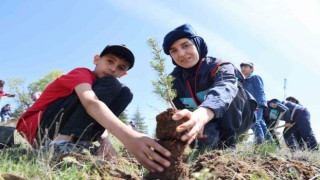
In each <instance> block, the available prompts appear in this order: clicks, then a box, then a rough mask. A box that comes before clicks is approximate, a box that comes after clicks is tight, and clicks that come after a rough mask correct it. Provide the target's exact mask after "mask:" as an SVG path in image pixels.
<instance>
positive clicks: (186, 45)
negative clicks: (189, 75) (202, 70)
mask: <svg viewBox="0 0 320 180" xmlns="http://www.w3.org/2000/svg"><path fill="white" fill-rule="evenodd" d="M169 53H170V56H171V57H172V59H173V60H174V62H175V63H177V64H178V65H179V66H181V67H183V68H191V67H193V66H194V65H196V64H197V62H198V61H199V53H198V50H197V48H196V46H195V45H194V44H193V43H192V42H191V41H190V40H189V39H187V38H182V39H179V40H177V41H175V42H174V43H173V44H172V46H171V47H170V49H169Z"/></svg>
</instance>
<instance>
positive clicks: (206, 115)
mask: <svg viewBox="0 0 320 180" xmlns="http://www.w3.org/2000/svg"><path fill="white" fill-rule="evenodd" d="M193 114H194V115H196V117H199V119H200V120H201V121H202V122H203V123H204V124H206V123H208V122H209V121H210V120H212V119H213V118H214V112H213V111H212V110H211V109H209V108H206V107H199V108H198V109H196V110H195V111H194V112H193Z"/></svg>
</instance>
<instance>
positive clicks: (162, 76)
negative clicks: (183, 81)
mask: <svg viewBox="0 0 320 180" xmlns="http://www.w3.org/2000/svg"><path fill="white" fill-rule="evenodd" d="M148 44H149V46H150V47H151V48H152V54H153V55H154V57H153V59H152V60H151V61H150V64H151V67H152V68H153V69H154V70H155V71H156V72H157V74H158V79H157V80H153V81H152V84H153V86H154V89H155V90H154V91H153V92H154V93H156V94H158V95H159V96H160V97H161V98H162V100H164V101H165V102H167V103H169V104H170V105H171V106H172V108H173V109H174V110H177V108H176V106H175V105H174V104H173V102H172V100H173V98H175V97H176V94H177V93H176V91H175V90H174V89H172V87H173V84H172V81H173V80H174V77H173V76H171V75H167V74H166V72H165V66H164V62H165V58H163V57H162V54H161V51H162V50H161V49H160V48H159V47H158V43H157V42H156V41H155V40H154V39H152V38H149V39H148Z"/></svg>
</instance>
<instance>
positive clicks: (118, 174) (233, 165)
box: [5, 151, 320, 180]
mask: <svg viewBox="0 0 320 180" xmlns="http://www.w3.org/2000/svg"><path fill="white" fill-rule="evenodd" d="M66 158H73V159H75V160H74V161H70V162H68V161H66ZM57 161H60V163H61V161H64V162H65V163H61V164H63V165H64V166H65V165H66V163H67V164H68V163H69V164H70V165H71V164H73V165H74V164H79V165H80V164H83V163H84V162H85V163H86V164H92V172H98V173H99V174H97V176H99V177H103V179H132V180H138V179H149V178H150V176H149V178H148V176H145V177H143V175H142V174H141V171H138V170H137V169H138V166H139V164H138V163H137V162H136V161H135V160H134V159H132V158H128V157H117V158H114V159H113V160H112V161H108V162H106V161H97V159H94V158H92V157H87V156H83V155H78V154H69V155H65V156H60V157H59V159H56V163H57ZM122 165H126V166H127V167H132V169H136V170H135V171H131V172H129V171H128V170H127V169H126V168H124V169H120V167H121V166H122ZM180 165H181V164H180ZM172 166H173V167H175V168H178V169H183V172H180V173H181V174H180V176H179V177H170V178H168V179H190V180H197V179H217V180H221V179H235V180H237V179H238V180H246V179H270V180H272V179H319V178H320V166H319V165H318V166H317V165H315V164H312V163H310V162H304V161H297V160H290V159H284V158H277V157H265V158H256V157H244V158H235V157H231V156H230V154H228V153H226V152H224V151H213V152H210V153H206V154H203V155H201V156H199V157H198V158H197V159H196V160H194V162H192V163H190V164H183V168H180V167H177V166H176V165H175V164H173V165H172ZM57 168H59V167H57ZM60 168H61V167H60ZM164 173H166V172H164ZM158 175H162V176H163V173H162V174H158ZM166 175H168V174H166ZM5 179H6V178H5ZM88 179H94V176H93V175H88ZM98 179H99V178H98ZM153 179H157V178H153ZM158 179H161V178H158Z"/></svg>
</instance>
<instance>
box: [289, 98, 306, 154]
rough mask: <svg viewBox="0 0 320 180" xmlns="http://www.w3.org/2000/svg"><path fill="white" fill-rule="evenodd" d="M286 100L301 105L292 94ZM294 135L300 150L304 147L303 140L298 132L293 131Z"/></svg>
mask: <svg viewBox="0 0 320 180" xmlns="http://www.w3.org/2000/svg"><path fill="white" fill-rule="evenodd" d="M286 101H290V102H293V103H296V104H299V105H301V104H300V102H299V100H298V99H296V98H295V97H293V96H289V97H287V98H286ZM294 136H295V138H296V140H297V143H298V145H299V149H301V150H303V149H305V143H304V141H303V139H302V137H301V135H300V133H299V132H298V131H297V132H295V133H294Z"/></svg>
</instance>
